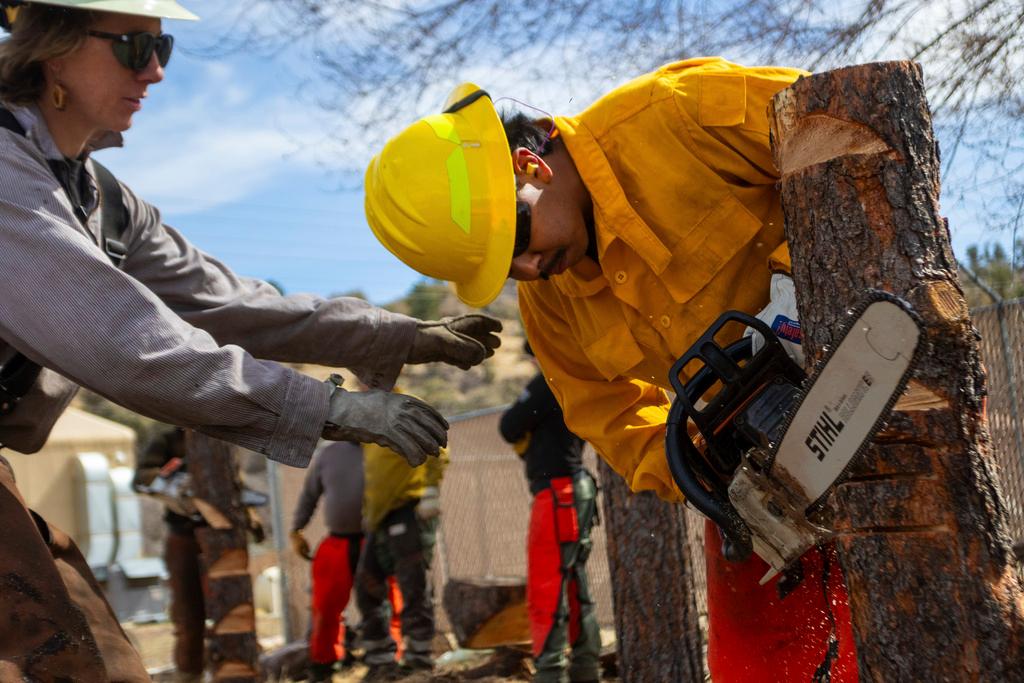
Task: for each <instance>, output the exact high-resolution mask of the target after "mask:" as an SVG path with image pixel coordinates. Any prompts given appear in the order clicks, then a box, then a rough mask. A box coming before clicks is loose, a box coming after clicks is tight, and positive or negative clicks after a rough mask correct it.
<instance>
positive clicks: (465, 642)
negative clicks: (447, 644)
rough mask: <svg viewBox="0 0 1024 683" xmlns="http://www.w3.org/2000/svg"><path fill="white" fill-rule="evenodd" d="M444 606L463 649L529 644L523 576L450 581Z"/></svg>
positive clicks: (444, 597)
mask: <svg viewBox="0 0 1024 683" xmlns="http://www.w3.org/2000/svg"><path fill="white" fill-rule="evenodd" d="M442 604H443V605H444V610H445V613H446V614H447V615H448V622H449V623H450V624H451V625H452V631H453V632H454V633H455V638H456V639H457V640H458V641H459V645H460V646H462V647H465V648H469V649H477V648H492V647H498V646H500V645H521V644H523V643H529V642H530V622H529V618H528V616H527V613H526V579H524V578H522V577H519V576H487V577H474V578H465V579H449V580H448V583H446V584H445V587H444V596H443V598H442Z"/></svg>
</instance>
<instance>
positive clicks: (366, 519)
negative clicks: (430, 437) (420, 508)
mask: <svg viewBox="0 0 1024 683" xmlns="http://www.w3.org/2000/svg"><path fill="white" fill-rule="evenodd" d="M363 459H364V460H363V462H364V465H363V470H364V473H365V480H366V483H365V488H364V490H363V526H364V528H365V529H366V530H367V531H376V530H377V527H378V526H379V525H380V522H381V520H382V519H384V516H385V515H387V514H388V513H389V512H391V511H392V510H394V509H396V508H398V507H401V506H402V505H405V504H406V503H408V502H410V501H413V500H418V499H419V498H422V497H423V490H424V489H425V488H427V487H428V486H440V485H441V479H442V477H443V476H444V469H445V467H447V466H448V449H447V448H444V449H441V455H440V456H438V457H436V458H433V457H428V458H427V461H426V462H425V463H423V464H422V465H420V466H419V467H410V466H409V463H408V462H406V460H405V458H403V457H402V456H400V455H399V454H398V453H395V452H394V451H393V450H391V449H389V448H384V447H383V446H378V445H376V444H372V443H368V444H364V445H363Z"/></svg>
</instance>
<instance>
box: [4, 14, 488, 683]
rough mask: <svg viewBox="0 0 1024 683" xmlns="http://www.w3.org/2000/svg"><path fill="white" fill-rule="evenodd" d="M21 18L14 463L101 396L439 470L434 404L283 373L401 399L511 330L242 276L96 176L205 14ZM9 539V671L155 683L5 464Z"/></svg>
mask: <svg viewBox="0 0 1024 683" xmlns="http://www.w3.org/2000/svg"><path fill="white" fill-rule="evenodd" d="M0 4H2V8H0V9H2V10H3V11H2V14H0V18H2V20H3V21H2V23H3V24H4V25H5V26H9V27H10V35H9V36H8V37H7V38H6V39H4V40H3V41H2V42H0V105H2V106H0V233H2V234H3V244H4V248H3V249H0V292H3V294H2V295H0V339H2V340H3V343H2V344H0V366H2V367H0V443H2V444H3V447H4V448H10V449H13V450H17V451H20V452H23V453H32V452H35V451H37V450H38V449H39V448H40V447H41V446H42V444H43V443H44V442H45V440H46V437H47V435H48V434H49V432H50V430H51V428H52V426H53V423H54V422H55V420H56V419H57V417H58V416H59V415H60V414H61V412H62V411H63V410H64V408H65V406H66V405H67V404H68V402H69V401H70V400H71V398H72V396H73V395H74V393H75V391H76V390H77V388H78V385H83V386H87V387H89V388H90V389H92V390H94V391H95V392H97V393H99V394H101V395H103V396H105V397H107V398H109V399H111V400H113V401H115V402H117V403H119V404H121V405H123V406H125V407H127V408H129V409H131V410H134V411H136V412H138V413H141V414H143V415H146V416H148V417H152V418H155V419H158V420H161V421H164V422H168V423H171V424H176V425H187V426H189V427H191V428H194V429H196V430H198V431H201V432H204V433H206V434H208V435H210V436H213V437H215V438H219V439H223V440H225V441H228V442H231V443H235V444H238V445H241V446H243V447H246V448H249V449H251V450H255V451H258V452H260V453H263V454H265V455H266V456H267V457H269V458H272V459H274V460H277V461H279V462H282V463H285V464H288V465H293V466H305V465H306V464H307V463H308V462H309V459H310V457H311V455H312V452H313V449H314V447H315V445H316V443H317V441H318V440H319V439H320V438H321V437H324V438H327V439H332V440H347V439H357V440H360V441H364V442H365V441H379V442H381V443H383V444H387V445H388V446H390V447H392V448H394V449H396V450H397V451H398V452H400V453H402V454H403V455H404V456H406V457H408V458H409V459H410V461H412V462H415V463H419V462H422V461H423V460H424V459H425V458H426V457H427V456H428V455H430V454H436V453H437V452H438V451H439V449H440V448H441V447H442V446H443V445H444V443H445V442H446V438H447V437H446V426H447V425H446V423H445V421H444V420H443V418H441V416H440V415H438V414H437V413H436V411H434V410H433V409H432V408H430V407H429V406H427V405H426V404H425V403H422V402H421V401H418V400H416V399H413V398H411V397H408V396H400V395H396V394H391V393H388V392H385V391H381V390H374V391H368V392H358V393H357V392H348V391H345V390H344V389H342V388H341V387H339V386H336V385H334V384H328V383H324V382H320V381H317V380H316V379H313V378H311V377H308V376H305V375H303V374H301V373H299V372H296V371H295V370H292V369H290V368H288V367H286V366H284V365H281V364H280V363H278V362H274V361H294V362H310V363H318V364H321V365H327V366H340V367H349V368H351V369H352V370H354V371H356V373H357V374H358V375H360V376H361V377H362V378H363V379H364V380H365V381H366V382H367V383H368V384H369V385H371V386H375V387H383V388H389V387H390V385H391V383H392V382H393V380H394V377H395V376H396V375H397V373H398V371H399V370H400V369H401V367H402V365H403V364H404V363H420V362H430V361H444V362H449V363H452V364H454V365H457V366H459V367H462V368H467V367H470V366H472V365H474V364H476V363H479V362H480V361H482V360H483V359H484V358H485V357H487V356H488V355H490V354H491V353H493V347H494V346H496V345H497V343H498V338H497V336H496V335H495V334H494V332H496V331H497V329H499V328H500V325H499V324H498V323H497V322H496V321H494V320H492V319H489V318H486V317H483V316H474V317H468V318H467V317H463V318H460V319H455V320H452V321H447V322H445V323H423V322H419V321H417V320H415V319H412V318H408V317H405V316H401V315H395V314H392V313H388V312H386V311H383V310H381V309H378V308H375V307H373V306H370V305H368V304H366V303H365V302H363V301H359V300H356V299H350V298H334V299H322V298H319V297H315V296H308V295H293V296H282V295H280V294H279V293H278V292H277V290H275V289H274V288H273V287H271V286H270V285H268V284H266V283H264V282H260V281H257V280H252V279H247V278H241V277H238V276H237V275H235V274H234V273H232V272H231V270H230V269H229V268H228V267H226V266H225V265H224V264H222V263H220V262H218V261H217V260H215V259H214V258H212V257H210V256H209V255H207V254H204V253H202V252H201V251H199V250H197V249H196V248H195V247H193V246H192V245H191V244H189V242H188V240H186V239H185V238H184V237H183V236H182V235H181V234H180V233H178V232H176V231H175V230H174V229H172V228H170V227H168V226H166V225H165V224H164V223H163V222H162V220H161V217H160V212H159V211H158V210H157V209H156V208H155V207H153V206H151V205H149V204H147V203H146V202H144V201H143V200H141V199H140V198H138V197H137V196H136V195H135V194H134V193H133V192H132V191H131V189H129V188H128V186H126V185H124V184H122V183H120V182H118V181H117V180H115V179H113V177H112V176H110V175H109V173H105V172H104V170H103V169H102V168H101V167H100V166H99V165H98V164H96V163H95V162H94V161H93V159H92V158H91V154H92V152H94V151H95V150H98V149H102V148H105V147H110V146H112V145H114V146H116V145H120V144H121V143H122V138H121V133H122V132H124V131H125V130H127V129H128V128H129V127H130V126H131V124H132V120H133V118H134V116H135V114H136V113H137V112H138V111H140V110H141V108H142V107H143V102H144V101H145V97H146V95H147V94H148V92H149V90H150V88H151V87H153V86H155V85H156V84H158V83H159V82H160V81H161V80H162V79H163V76H164V68H165V67H166V66H167V64H168V60H169V59H170V56H171V52H172V48H173V39H172V38H171V37H170V36H169V35H167V34H164V33H163V31H162V26H161V18H171V19H195V16H194V15H192V14H191V13H190V12H188V11H187V10H185V9H184V8H183V7H181V6H180V5H179V4H178V3H176V2H174V0H159V1H157V2H153V1H151V0H110V1H108V2H104V3H102V8H103V10H104V11H87V10H86V9H85V8H88V7H95V6H96V3H95V2H92V1H91V0H33V1H31V2H29V3H27V4H24V5H20V6H18V7H16V8H14V7H11V6H10V5H11V3H10V2H9V0H0ZM101 187H102V189H101ZM0 461H2V458H0ZM0 520H2V522H3V526H4V529H5V541H6V545H7V547H9V548H16V549H17V552H10V553H6V554H5V556H4V559H3V567H2V570H3V573H4V574H5V576H8V577H10V578H11V580H10V581H8V582H6V583H5V587H4V588H3V589H2V590H0V660H2V661H0V665H2V667H6V668H4V669H3V670H4V671H7V672H9V673H10V675H11V676H15V677H18V676H21V677H24V678H26V679H36V680H48V679H50V678H53V677H54V676H64V675H67V673H68V672H71V671H73V672H76V676H77V677H78V678H79V679H80V680H106V679H108V678H109V679H112V680H115V681H122V680H124V681H127V680H133V681H134V680H148V676H146V674H145V670H144V668H143V667H142V662H141V660H140V659H139V657H138V654H137V653H135V652H134V650H133V648H132V647H131V645H130V643H129V641H128V639H127V636H126V635H125V633H124V631H123V630H122V629H121V628H120V625H119V624H118V623H117V621H116V620H115V619H114V615H113V612H112V610H110V608H109V605H107V604H106V602H105V600H104V599H103V597H102V591H101V589H100V588H99V586H98V584H97V583H96V581H95V578H94V577H93V576H92V574H91V572H90V571H89V569H88V566H87V564H86V563H85V561H84V559H83V558H82V556H81V553H80V552H79V551H78V550H77V548H76V547H75V546H74V544H73V543H72V542H71V541H70V539H69V538H68V537H67V536H66V535H65V534H63V533H62V532H60V531H59V530H58V529H55V528H54V527H52V526H50V525H48V524H47V523H46V522H45V520H42V518H40V517H39V516H38V515H35V516H33V514H32V513H30V512H29V511H28V509H27V508H26V507H25V504H24V501H23V500H22V498H21V496H20V494H19V493H18V491H17V487H16V485H15V483H14V479H13V475H12V473H11V470H10V468H9V466H7V465H6V462H0ZM40 594H42V595H47V596H49V598H48V599H47V600H46V601H44V602H42V603H40V602H39V601H36V600H33V599H32V596H33V595H40Z"/></svg>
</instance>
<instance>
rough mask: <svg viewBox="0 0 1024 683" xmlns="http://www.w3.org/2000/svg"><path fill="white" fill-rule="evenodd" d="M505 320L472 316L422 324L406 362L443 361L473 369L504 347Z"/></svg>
mask: <svg viewBox="0 0 1024 683" xmlns="http://www.w3.org/2000/svg"><path fill="white" fill-rule="evenodd" d="M498 332H501V321H500V320H498V319H497V318H492V317H491V316H489V315H483V314H481V313H471V314H469V315H459V316H455V317H454V318H442V319H441V320H437V321H420V322H419V324H417V325H416V337H415V339H413V342H412V349H410V351H409V357H408V358H407V359H406V361H405V362H406V363H433V362H436V361H441V362H444V363H448V364H449V365H454V366H456V367H457V368H460V369H462V370H469V369H470V368H471V367H473V366H474V365H477V364H479V363H482V362H483V360H484V359H485V358H490V357H491V356H493V355H494V349H496V348H498V347H499V346H501V338H500V337H498V335H497V333H498Z"/></svg>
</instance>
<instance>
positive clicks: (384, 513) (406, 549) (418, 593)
mask: <svg viewBox="0 0 1024 683" xmlns="http://www.w3.org/2000/svg"><path fill="white" fill-rule="evenodd" d="M363 459H364V472H365V477H366V479H365V489H364V494H363V527H364V529H365V531H366V543H365V546H364V548H363V554H362V556H361V558H360V560H359V567H358V569H357V570H356V580H355V585H356V603H357V604H358V606H359V611H360V613H361V614H362V615H363V633H362V645H363V647H364V649H365V651H366V654H365V656H364V660H363V661H364V662H365V663H366V664H367V666H369V667H370V671H369V672H368V674H367V680H389V678H390V677H392V676H393V675H395V674H397V673H399V666H398V664H396V662H395V653H396V651H397V648H398V646H397V644H396V643H395V640H394V638H393V637H392V636H391V633H390V631H389V628H388V624H389V620H390V617H391V614H390V611H391V608H390V605H389V603H388V577H389V576H394V578H395V580H396V581H397V583H398V588H399V591H400V593H401V598H402V600H401V602H402V611H401V614H400V615H399V617H400V621H401V626H402V637H403V640H404V641H405V642H404V655H403V658H402V662H401V669H406V670H409V669H419V670H430V669H432V668H433V665H434V658H433V654H432V647H433V640H434V600H433V595H432V591H431V585H430V565H431V562H432V560H433V552H434V544H435V542H436V537H437V527H438V523H439V522H440V519H439V516H440V513H441V498H440V485H441V478H442V477H443V475H444V469H445V467H446V466H447V464H448V452H447V450H446V449H442V450H441V455H440V457H438V458H428V459H427V462H426V463H424V464H422V465H420V466H418V467H411V466H410V465H409V463H408V461H407V460H406V459H405V458H403V457H402V456H400V455H399V454H397V453H395V452H394V451H392V450H389V449H387V448H384V447H383V446H378V445H376V444H364V445H363Z"/></svg>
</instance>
